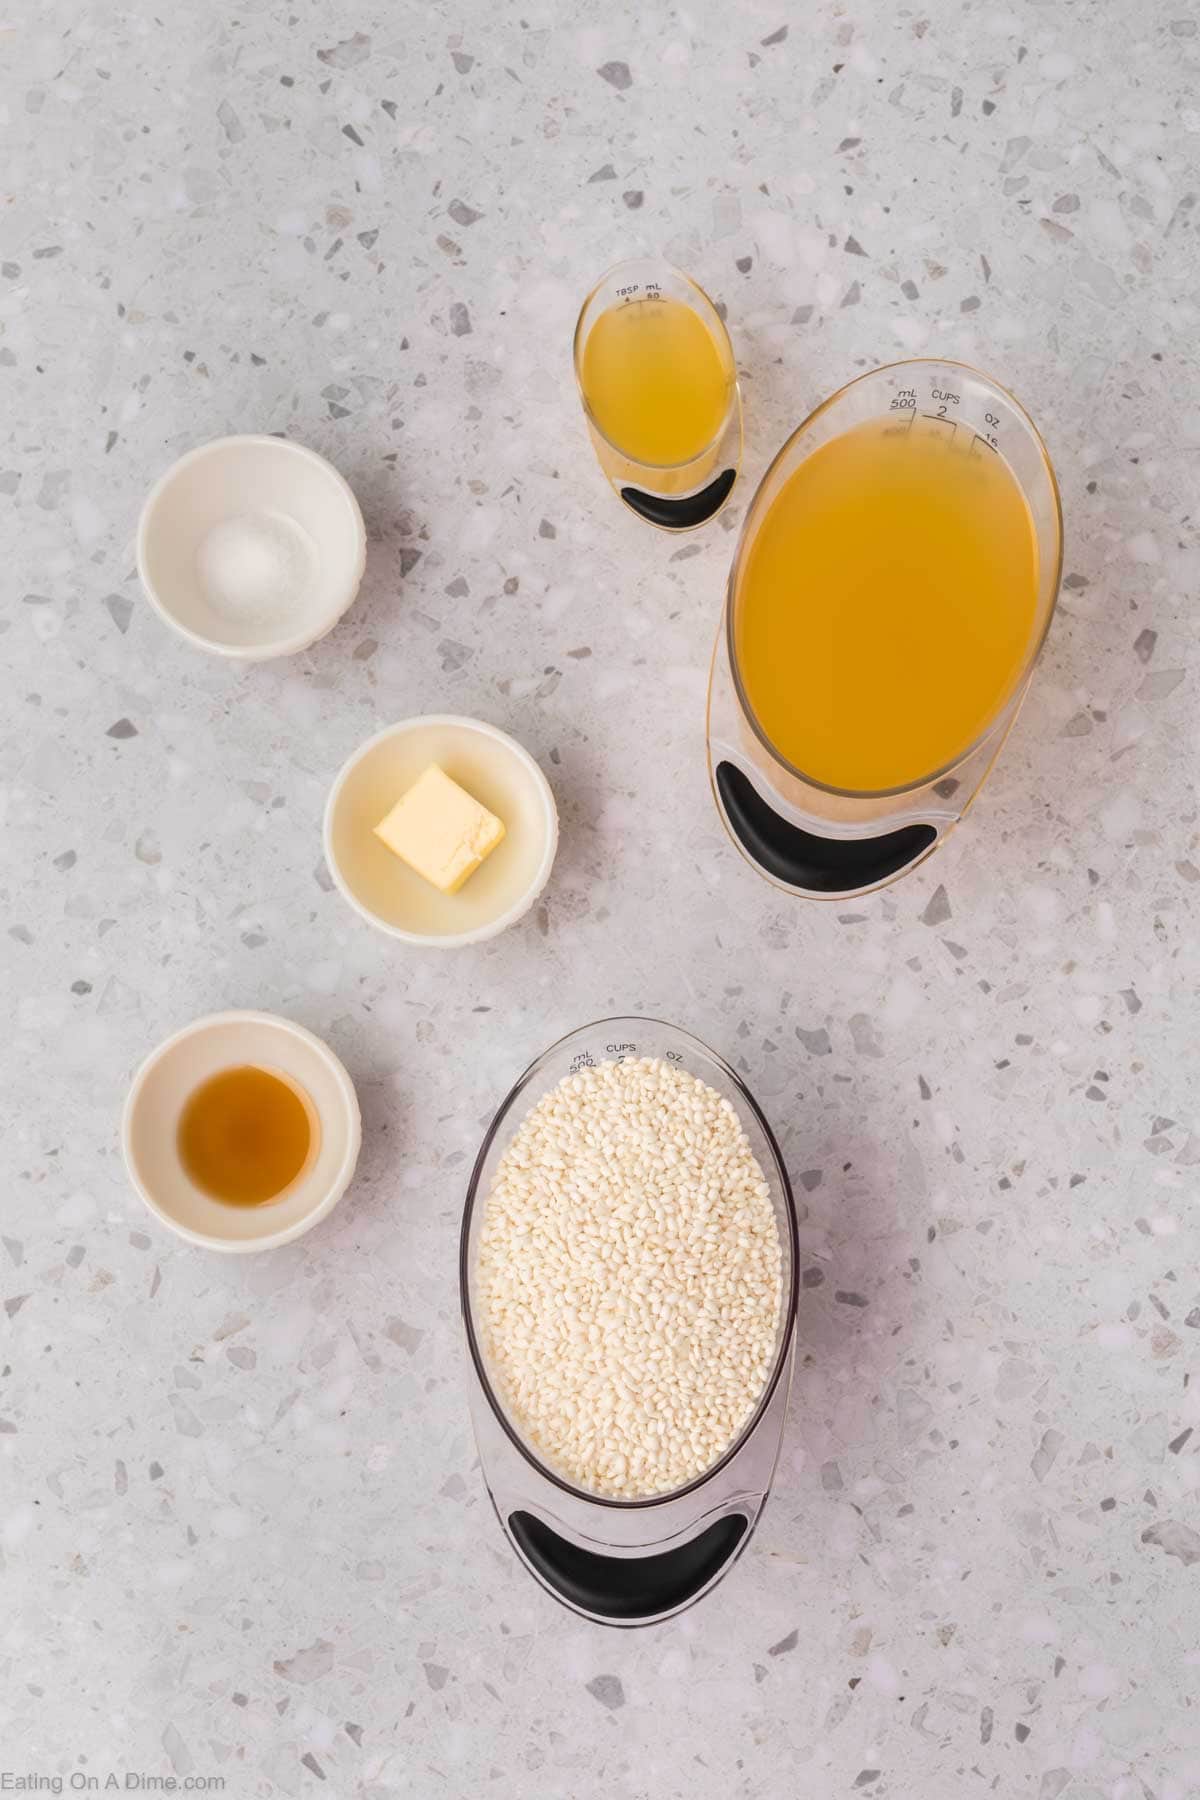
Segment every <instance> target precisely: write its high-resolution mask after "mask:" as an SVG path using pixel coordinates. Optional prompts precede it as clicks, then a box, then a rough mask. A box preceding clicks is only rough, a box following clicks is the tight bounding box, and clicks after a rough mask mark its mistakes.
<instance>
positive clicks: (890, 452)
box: [733, 419, 1038, 792]
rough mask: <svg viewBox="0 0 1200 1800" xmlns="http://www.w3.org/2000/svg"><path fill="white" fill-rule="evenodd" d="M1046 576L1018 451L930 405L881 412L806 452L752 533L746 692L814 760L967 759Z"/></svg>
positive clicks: (829, 770)
mask: <svg viewBox="0 0 1200 1800" xmlns="http://www.w3.org/2000/svg"><path fill="white" fill-rule="evenodd" d="M964 435H966V434H964ZM1037 590H1038V559H1037V542H1036V538H1035V535H1034V527H1033V520H1032V518H1031V517H1030V513H1029V508H1028V506H1027V505H1026V502H1025V497H1024V495H1023V494H1022V492H1021V489H1020V487H1019V485H1018V483H1017V480H1016V477H1015V476H1014V475H1013V473H1012V471H1011V469H1010V468H1009V466H1008V464H1007V463H1006V462H1005V461H1004V459H1003V457H1002V456H1000V455H999V453H998V452H996V451H993V450H990V449H988V448H987V447H986V446H982V445H976V446H975V447H974V449H972V450H970V451H968V450H967V449H966V448H965V446H961V445H960V444H959V443H957V442H956V441H955V440H954V439H952V438H950V436H949V434H948V433H946V432H945V431H944V429H942V428H939V427H937V426H930V425H927V424H925V423H924V422H923V421H921V420H916V421H914V422H913V424H912V425H911V426H909V425H897V424H896V423H895V422H894V421H892V420H886V419H879V420H870V421H868V422H867V423H866V424H863V425H857V426H855V427H853V428H852V429H851V430H849V431H846V432H844V433H843V434H842V435H841V436H840V437H836V438H833V439H831V440H830V442H829V443H827V444H823V445H822V446H821V448H820V449H818V450H815V451H814V452H813V454H812V455H811V456H809V457H807V458H806V460H805V461H804V462H802V463H801V464H800V465H799V467H798V468H797V469H796V470H795V471H794V472H793V473H792V475H790V476H789V477H788V479H787V481H786V482H785V483H784V485H783V486H782V488H781V489H780V490H779V492H778V494H777V495H776V496H775V498H774V500H773V501H772V502H771V504H770V506H769V508H768V509H767V511H766V514H765V516H764V517H763V519H762V520H761V522H760V524H759V526H758V528H757V531H756V533H755V535H754V537H753V539H752V541H751V542H750V544H749V546H748V549H747V552H746V554H745V556H744V557H743V561H742V566H741V569H740V572H739V576H738V580H737V587H736V592H735V595H734V614H733V618H734V647H735V654H736V660H737V666H738V672H739V675H740V677H741V682H742V688H743V692H744V694H745V696H746V699H747V700H748V702H749V705H750V710H751V712H752V713H753V715H754V717H755V719H756V720H757V722H758V725H759V728H760V730H761V731H762V733H763V735H764V736H765V737H766V738H767V740H768V742H769V743H770V744H771V745H772V747H773V748H774V749H775V750H776V751H777V752H778V754H779V755H780V756H781V757H782V758H783V759H784V760H785V761H787V762H789V763H791V765H792V766H793V768H795V769H796V770H798V771H799V772H800V773H801V774H802V775H807V776H810V777H811V778H813V779H814V780H816V781H819V782H823V783H824V784H825V785H826V786H828V787H834V788H845V789H849V790H851V791H855V792H870V791H872V790H878V789H883V788H896V787H904V786H906V785H908V784H909V783H912V782H917V781H920V780H922V779H923V778H925V777H927V776H931V775H933V774H935V773H936V772H937V771H938V770H940V769H945V768H946V767H947V766H948V765H950V764H952V763H953V762H955V761H956V760H957V758H958V757H960V756H961V755H962V754H963V752H964V751H966V750H967V749H969V748H970V747H971V745H972V744H973V743H974V742H975V741H976V739H978V738H979V737H980V736H981V734H982V733H983V732H984V730H985V729H986V728H987V726H988V725H989V724H990V723H991V721H992V720H993V719H994V718H995V717H996V715H997V713H998V712H999V711H1000V709H1001V708H1002V707H1003V706H1004V704H1005V703H1006V701H1008V700H1009V699H1010V698H1011V696H1012V694H1013V693H1014V691H1015V689H1016V686H1017V683H1018V681H1019V679H1020V677H1021V675H1022V673H1023V671H1024V668H1025V665H1026V662H1027V659H1028V656H1029V653H1030V651H1031V649H1032V646H1033V639H1034V635H1035V631H1036V628H1037V623H1038V613H1037Z"/></svg>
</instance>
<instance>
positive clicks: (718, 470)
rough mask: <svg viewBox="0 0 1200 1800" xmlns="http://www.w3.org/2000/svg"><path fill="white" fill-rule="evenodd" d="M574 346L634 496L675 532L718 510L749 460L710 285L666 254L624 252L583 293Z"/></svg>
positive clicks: (629, 497) (619, 479) (618, 476)
mask: <svg viewBox="0 0 1200 1800" xmlns="http://www.w3.org/2000/svg"><path fill="white" fill-rule="evenodd" d="M574 355H575V377H576V380H577V382H578V385H579V394H580V399H581V400H582V403H583V410H584V414H585V416H586V418H587V422H588V429H589V431H590V433H591V438H592V445H593V448H594V449H595V452H596V457H597V460H598V461H599V463H600V467H601V468H602V469H603V471H604V473H605V475H606V476H607V477H608V479H609V481H610V483H611V484H612V486H613V487H614V488H615V489H616V491H617V493H618V495H619V496H620V498H621V499H622V500H623V501H624V502H625V504H626V505H627V506H629V507H630V508H632V510H633V511H634V512H636V513H637V514H638V515H639V517H641V518H643V519H646V520H648V521H649V522H650V524H652V525H658V526H660V527H661V528H662V529H664V530H667V531H686V530H689V529H691V528H692V527H694V526H696V525H701V524H703V523H704V522H705V521H706V520H707V519H711V518H712V517H713V516H714V515H715V514H716V513H717V512H719V511H720V509H721V507H722V506H723V505H724V504H725V501H726V500H727V499H728V498H729V494H730V491H731V490H732V488H733V484H734V481H735V480H736V478H737V471H738V466H739V464H740V462H741V454H742V421H741V397H740V393H739V390H738V384H737V367H736V364H735V362H734V356H733V346H732V344H731V343H730V341H729V333H728V331H727V330H726V329H725V324H724V321H723V320H722V318H721V316H720V313H719V312H718V311H717V308H716V306H715V305H714V304H713V302H712V301H711V300H710V299H709V297H708V295H707V294H706V293H705V292H704V290H703V288H701V287H699V286H698V285H697V283H696V282H694V281H693V280H692V279H691V277H690V276H688V275H685V274H683V273H682V271H681V270H679V269H675V268H673V267H672V266H671V264H670V263H665V262H662V261H661V260H659V259H657V258H652V257H643V258H639V259H637V260H634V261H631V262H624V263H618V264H617V265H616V267H615V268H612V269H610V270H609V271H608V273H607V274H606V275H604V276H603V277H602V278H601V280H600V281H599V282H598V283H597V284H596V286H595V287H594V288H593V289H592V292H591V293H590V294H589V295H588V297H587V299H586V300H585V301H584V303H583V308H582V310H581V312H580V314H579V321H578V323H577V325H576V327H575V347H574Z"/></svg>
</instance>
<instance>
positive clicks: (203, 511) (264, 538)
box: [137, 436, 367, 662]
mask: <svg viewBox="0 0 1200 1800" xmlns="http://www.w3.org/2000/svg"><path fill="white" fill-rule="evenodd" d="M366 556H367V533H366V527H365V526H364V524H363V516H362V513H361V511H360V509H359V505H358V501H357V500H356V499H355V498H354V494H353V492H352V491H351V488H350V486H349V483H348V482H346V481H345V480H344V478H343V477H342V476H341V475H339V474H338V472H337V470H336V469H335V468H334V467H333V465H332V463H327V462H326V461H325V458H324V457H323V456H318V455H317V453H316V451H315V450H309V449H308V448H307V447H306V446H305V445H304V444H297V443H294V442H293V441H292V440H291V439H290V438H277V437H256V436H247V437H227V438H218V439H217V440H216V441H215V442H214V443H211V444H201V445H200V446H199V448H198V449H196V450H191V451H189V452H188V454H187V455H186V456H182V457H180V459H179V461H178V462H177V463H174V464H173V465H172V466H171V468H169V469H168V470H167V472H166V474H165V475H164V476H163V477H162V479H161V480H160V481H159V482H157V483H156V485H155V486H154V488H153V489H152V490H151V492H150V495H149V497H148V498H147V500H146V504H145V506H144V507H143V508H142V516H141V519H140V520H139V522H138V533H137V565H138V575H139V576H140V578H141V583H142V586H143V588H144V589H145V591H146V596H147V598H148V599H149V601H150V603H151V605H152V606H153V607H154V609H155V610H156V612H158V613H159V615H160V616H161V617H162V618H163V619H165V620H166V622H167V624H168V625H170V626H172V627H173V629H174V630H176V631H177V632H179V634H180V636H181V637H185V638H186V639H187V640H188V642H189V643H191V644H195V645H197V646H198V647H199V648H200V649H202V650H209V651H211V652H212V653H213V654H215V655H217V656H229V657H238V658H240V659H241V660H243V661H251V662H261V661H262V660H263V659H264V658H266V657H270V656H287V655H289V654H290V653H291V652H293V651H296V650H306V649H307V648H308V647H309V645H310V644H314V643H315V642H316V641H317V639H318V638H320V637H324V635H325V633H326V632H327V631H329V630H331V629H332V627H333V626H334V625H336V624H337V622H338V620H339V619H340V618H341V616H342V614H343V613H344V612H345V611H346V608H347V607H348V606H349V605H350V603H351V602H352V601H353V599H354V597H355V595H356V594H357V592H358V587H359V583H360V582H361V580H362V576H363V569H364V567H365V565H366Z"/></svg>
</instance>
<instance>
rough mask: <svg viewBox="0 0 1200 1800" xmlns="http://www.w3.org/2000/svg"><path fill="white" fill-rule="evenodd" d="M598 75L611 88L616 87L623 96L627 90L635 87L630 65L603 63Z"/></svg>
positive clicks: (597, 71)
mask: <svg viewBox="0 0 1200 1800" xmlns="http://www.w3.org/2000/svg"><path fill="white" fill-rule="evenodd" d="M596 73H597V75H599V77H600V79H601V80H602V81H607V82H608V84H609V86H610V87H615V88H616V90H617V92H618V93H619V94H623V93H624V92H625V91H626V89H627V88H631V87H632V86H633V76H632V75H631V74H630V72H629V64H628V63H624V62H606V63H602V64H601V65H600V67H599V68H598V69H597V70H596Z"/></svg>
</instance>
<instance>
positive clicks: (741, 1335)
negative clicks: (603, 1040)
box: [475, 1057, 782, 1500]
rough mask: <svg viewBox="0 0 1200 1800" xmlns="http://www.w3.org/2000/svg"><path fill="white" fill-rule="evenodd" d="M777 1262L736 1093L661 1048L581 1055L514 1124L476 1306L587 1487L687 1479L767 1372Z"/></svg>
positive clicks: (491, 1348)
mask: <svg viewBox="0 0 1200 1800" xmlns="http://www.w3.org/2000/svg"><path fill="white" fill-rule="evenodd" d="M781 1263H782V1254H781V1249H780V1242H779V1231H778V1227H777V1225H776V1221H775V1211H774V1207H773V1205H772V1202H771V1195H770V1191H769V1189H768V1187H767V1183H766V1181H765V1179H764V1177H763V1173H762V1170H761V1168H760V1167H759V1165H758V1162H757V1161H756V1159H755V1156H754V1153H753V1151H752V1150H751V1148H750V1144H749V1141H748V1140H747V1137H746V1134H745V1131H744V1130H743V1129H742V1125H741V1121H740V1120H739V1118H738V1116H737V1113H736V1112H735V1111H734V1108H733V1107H732V1106H731V1105H730V1103H729V1101H728V1100H726V1099H725V1098H724V1097H723V1096H722V1095H720V1094H718V1093H717V1092H716V1091H715V1089H713V1088H711V1087H709V1086H708V1085H707V1084H706V1083H705V1082H703V1081H699V1080H697V1079H696V1077H695V1076H693V1075H689V1074H688V1073H687V1072H686V1071H685V1070H683V1069H680V1068H677V1067H675V1066H674V1065H673V1064H671V1063H669V1062H666V1061H664V1060H662V1059H660V1058H654V1057H640V1058H637V1059H630V1060H628V1061H620V1062H616V1061H614V1062H601V1063H597V1064H591V1065H585V1066H584V1067H582V1068H580V1069H578V1070H576V1071H574V1072H573V1073H572V1074H570V1075H568V1076H566V1077H565V1078H564V1079H563V1080H562V1081H560V1082H559V1083H558V1085H557V1086H556V1087H554V1088H552V1089H551V1090H550V1092H549V1093H548V1094H546V1095H544V1096H543V1098H542V1099H541V1100H540V1101H539V1102H538V1104H537V1105H536V1106H534V1107H533V1108H532V1109H531V1111H530V1112H529V1113H528V1114H527V1115H526V1116H525V1118H524V1119H523V1120H522V1122H521V1124H520V1126H519V1127H518V1129H517V1131H516V1133H515V1135H514V1137H513V1139H512V1142H511V1143H510V1144H509V1145H508V1148H507V1149H506V1150H505V1152H504V1155H503V1156H502V1157H501V1159H500V1162H499V1165H498V1167H497V1170H496V1177H495V1180H494V1182H493V1184H492V1188H491V1191H490V1193H489V1194H488V1197H487V1201H486V1203H485V1207H484V1216H483V1222H482V1227H481V1232H480V1239H479V1249H478V1262H477V1269H476V1284H475V1296H476V1298H475V1304H476V1315H477V1318H478V1319H479V1322H480V1330H481V1337H482V1345H483V1352H484V1357H485V1360H486V1363H487V1366H488V1369H489V1372H490V1375H491V1378H492V1381H493V1384H494V1386H495V1387H496V1390H497V1392H498V1395H499V1398H500V1400H501V1402H502V1404H503V1406H504V1407H505V1409H506V1411H507V1412H508V1413H509V1415H510V1417H511V1418H512V1420H513V1421H514V1423H515V1424H516V1426H517V1427H518V1429H519V1431H520V1432H521V1433H522V1435H523V1436H524V1437H525V1439H526V1440H527V1441H528V1443H529V1444H530V1446H531V1447H532V1448H533V1449H534V1450H535V1452H536V1453H537V1454H538V1455H539V1456H540V1457H541V1458H542V1459H543V1460H544V1461H545V1462H546V1463H547V1464H548V1466H550V1467H551V1468H552V1469H554V1470H555V1471H556V1472H557V1473H558V1474H560V1475H562V1476H564V1477H565V1478H566V1479H567V1480H569V1481H571V1482H573V1483H574V1484H576V1485H577V1486H580V1487H583V1488H586V1489H588V1490H590V1491H592V1492H594V1493H598V1494H605V1495H608V1496H610V1497H612V1498H615V1499H623V1500H629V1499H641V1498H647V1497H649V1496H651V1495H654V1494H663V1493H668V1492H670V1491H672V1490H673V1489H675V1488H678V1487H682V1486H683V1485H684V1484H685V1483H687V1482H689V1481H691V1480H694V1479H695V1477H696V1476H698V1475H701V1474H703V1472H704V1471H705V1470H706V1469H708V1468H711V1466H712V1465H713V1463H715V1462H717V1461H718V1460H719V1459H720V1457H721V1456H722V1455H723V1453H724V1452H725V1450H726V1449H727V1448H728V1447H729V1445H730V1444H731V1443H732V1442H733V1440H734V1439H735V1438H736V1437H737V1435H738V1433H739V1432H740V1431H741V1430H742V1428H743V1426H744V1425H745V1424H746V1422H747V1420H748V1419H749V1417H750V1415H751V1413H752V1412H753V1410H754V1407H755V1406H756V1404H757V1403H758V1400H759V1397H760V1396H761V1394H762V1391H763V1388H764V1387H765V1385H766V1382H767V1380H768V1378H769V1376H770V1372H771V1364H772V1360H773V1357H774V1352H775V1344H776V1333H777V1329H778V1322H779V1312H780V1307H781V1304H782V1284H781Z"/></svg>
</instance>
